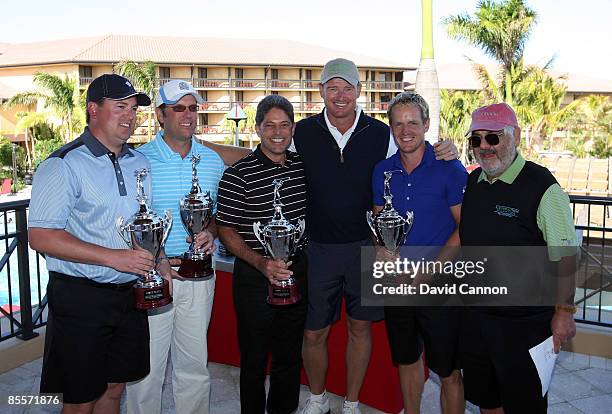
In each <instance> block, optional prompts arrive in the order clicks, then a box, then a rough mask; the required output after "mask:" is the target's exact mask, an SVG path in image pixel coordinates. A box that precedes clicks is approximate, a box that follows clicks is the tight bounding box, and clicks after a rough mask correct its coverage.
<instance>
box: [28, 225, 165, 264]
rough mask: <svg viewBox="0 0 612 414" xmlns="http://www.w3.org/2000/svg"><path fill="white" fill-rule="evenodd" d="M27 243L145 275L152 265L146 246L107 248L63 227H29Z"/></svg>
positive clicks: (69, 257)
mask: <svg viewBox="0 0 612 414" xmlns="http://www.w3.org/2000/svg"><path fill="white" fill-rule="evenodd" d="M28 236H29V239H30V247H32V249H34V250H36V251H39V252H41V253H45V254H48V255H50V256H53V257H57V258H59V259H62V260H66V261H69V262H77V263H87V264H93V265H98V266H107V267H112V268H113V269H115V270H117V271H119V272H126V273H135V274H139V275H145V274H146V273H147V272H148V271H149V270H150V269H152V268H153V267H154V265H155V263H154V261H153V255H151V253H149V252H148V251H146V250H142V249H139V250H135V249H109V248H107V247H102V246H98V245H95V244H92V243H88V242H84V241H83V240H80V239H78V238H76V237H74V236H73V235H72V234H70V233H68V232H67V231H66V230H63V229H45V228H40V227H33V228H30V229H29V232H28Z"/></svg>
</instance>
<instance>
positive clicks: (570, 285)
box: [550, 255, 577, 352]
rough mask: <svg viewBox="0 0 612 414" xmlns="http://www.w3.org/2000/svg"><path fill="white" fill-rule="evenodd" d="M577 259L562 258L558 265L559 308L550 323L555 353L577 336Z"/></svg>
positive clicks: (570, 257) (572, 257)
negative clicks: (575, 301) (575, 295)
mask: <svg viewBox="0 0 612 414" xmlns="http://www.w3.org/2000/svg"><path fill="white" fill-rule="evenodd" d="M576 269H577V257H576V255H574V256H567V257H562V258H561V260H560V261H559V263H558V264H557V278H558V281H557V306H555V314H554V315H553V318H552V321H551V323H550V328H551V331H552V334H553V345H554V349H555V352H559V350H560V349H561V346H562V345H563V344H564V343H566V342H567V341H569V340H570V339H571V338H573V337H574V335H576V322H575V321H574V311H575V307H574V293H575V291H576Z"/></svg>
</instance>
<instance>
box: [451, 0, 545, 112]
mask: <svg viewBox="0 0 612 414" xmlns="http://www.w3.org/2000/svg"><path fill="white" fill-rule="evenodd" d="M525 3H526V2H525V0H503V1H501V2H497V1H494V0H480V1H479V2H478V6H477V10H476V13H475V15H474V16H470V15H469V14H467V13H463V14H459V15H455V16H449V17H447V18H445V19H443V23H444V24H445V25H446V30H447V33H448V34H449V36H450V37H452V38H454V39H456V40H462V41H465V42H467V43H469V44H470V45H472V46H476V47H479V48H481V49H482V50H483V51H484V53H485V54H487V55H488V56H490V57H492V58H493V59H495V60H496V61H497V62H498V63H500V64H501V65H502V73H503V78H504V83H503V85H504V88H503V98H504V101H506V102H507V103H508V104H510V105H512V103H513V95H512V72H513V71H516V70H517V67H518V66H520V62H521V61H522V58H523V51H524V49H525V44H526V42H527V39H528V38H529V35H530V34H531V31H532V30H533V27H534V26H535V23H536V17H537V14H536V12H535V11H534V10H532V9H530V8H528V7H527V5H526V4H525Z"/></svg>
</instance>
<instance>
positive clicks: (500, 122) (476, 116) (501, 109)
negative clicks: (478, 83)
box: [466, 102, 519, 135]
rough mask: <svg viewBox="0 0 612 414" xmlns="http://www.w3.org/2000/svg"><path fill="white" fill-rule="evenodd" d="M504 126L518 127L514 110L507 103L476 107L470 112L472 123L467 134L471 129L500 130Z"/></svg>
mask: <svg viewBox="0 0 612 414" xmlns="http://www.w3.org/2000/svg"><path fill="white" fill-rule="evenodd" d="M505 126H513V127H515V128H518V127H519V125H518V121H517V120H516V114H515V113H514V110H513V109H512V108H511V107H510V105H508V104H507V103H504V102H502V103H496V104H493V105H489V106H483V107H480V108H478V109H477V110H475V111H474V112H473V113H472V124H471V125H470V130H469V131H468V133H467V134H466V135H468V134H470V133H471V132H473V131H478V130H485V131H501V130H502V129H504V127H505Z"/></svg>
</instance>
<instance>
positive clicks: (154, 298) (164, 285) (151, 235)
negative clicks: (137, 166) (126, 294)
mask: <svg viewBox="0 0 612 414" xmlns="http://www.w3.org/2000/svg"><path fill="white" fill-rule="evenodd" d="M147 174H148V171H147V170H146V169H145V168H143V169H142V170H138V171H136V185H137V188H138V195H137V197H136V200H138V203H139V204H140V207H139V209H138V211H137V212H136V213H135V214H134V215H133V216H132V218H131V219H130V221H128V222H127V223H126V222H125V219H124V218H123V217H119V218H118V219H117V231H118V232H119V235H120V236H121V238H122V239H123V240H124V241H125V243H126V244H127V245H128V246H129V247H131V248H132V249H144V250H147V251H148V252H149V253H151V254H152V255H153V257H154V258H155V260H156V261H157V256H158V255H159V252H160V251H161V249H162V248H163V246H164V244H165V243H166V239H167V238H168V233H169V232H170V227H172V214H171V213H170V211H169V210H166V212H165V213H166V214H165V218H161V217H159V216H158V215H157V214H155V212H153V211H151V210H149V206H148V205H147V196H146V195H145V193H144V187H143V185H142V180H143V179H144V177H146V175H147ZM134 298H135V303H136V308H138V309H151V308H159V307H161V306H165V305H167V304H169V303H171V302H172V296H170V286H169V283H168V281H167V280H165V279H163V278H162V277H161V276H159V274H158V273H157V272H156V271H155V269H154V268H153V269H151V270H149V273H148V274H147V275H146V276H144V277H140V278H139V279H138V282H136V285H135V286H134Z"/></svg>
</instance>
